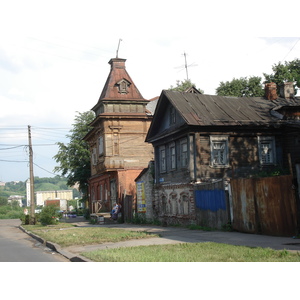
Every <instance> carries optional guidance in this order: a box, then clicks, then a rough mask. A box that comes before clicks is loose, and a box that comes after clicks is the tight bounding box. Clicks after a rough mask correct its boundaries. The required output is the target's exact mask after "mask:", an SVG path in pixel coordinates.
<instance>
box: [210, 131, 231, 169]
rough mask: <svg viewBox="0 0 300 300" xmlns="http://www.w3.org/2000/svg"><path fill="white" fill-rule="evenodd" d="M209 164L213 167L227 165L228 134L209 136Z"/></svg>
mask: <svg viewBox="0 0 300 300" xmlns="http://www.w3.org/2000/svg"><path fill="white" fill-rule="evenodd" d="M210 153H211V155H210V165H211V167H214V168H225V167H229V149H228V135H222V136H217V135H211V136H210Z"/></svg>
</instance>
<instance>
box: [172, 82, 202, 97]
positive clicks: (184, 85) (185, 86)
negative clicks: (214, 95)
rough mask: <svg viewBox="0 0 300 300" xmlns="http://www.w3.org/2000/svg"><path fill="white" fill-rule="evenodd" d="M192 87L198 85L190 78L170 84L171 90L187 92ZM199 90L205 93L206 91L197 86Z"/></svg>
mask: <svg viewBox="0 0 300 300" xmlns="http://www.w3.org/2000/svg"><path fill="white" fill-rule="evenodd" d="M190 87H195V88H196V85H195V84H194V83H192V82H191V80H190V79H185V80H184V81H181V82H180V80H177V81H176V86H175V87H174V86H172V85H171V86H170V88H169V90H171V91H178V92H185V91H186V90H187V89H188V88H190ZM196 89H197V90H198V91H200V92H201V93H202V94H204V91H202V90H200V89H198V88H196Z"/></svg>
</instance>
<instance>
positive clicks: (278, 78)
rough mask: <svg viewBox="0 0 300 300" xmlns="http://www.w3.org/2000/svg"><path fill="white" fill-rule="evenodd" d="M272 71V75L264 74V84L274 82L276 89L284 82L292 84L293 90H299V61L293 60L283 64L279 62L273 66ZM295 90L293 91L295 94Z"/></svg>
mask: <svg viewBox="0 0 300 300" xmlns="http://www.w3.org/2000/svg"><path fill="white" fill-rule="evenodd" d="M272 70H273V72H274V73H272V74H266V73H264V76H265V79H266V81H265V82H275V83H276V84H277V88H278V89H279V88H280V85H281V84H282V83H284V82H294V83H295V84H294V86H295V88H296V87H298V88H300V59H294V60H292V61H289V62H288V61H285V62H284V63H281V62H279V63H278V64H275V65H273V67H272ZM296 93H297V89H295V94H296Z"/></svg>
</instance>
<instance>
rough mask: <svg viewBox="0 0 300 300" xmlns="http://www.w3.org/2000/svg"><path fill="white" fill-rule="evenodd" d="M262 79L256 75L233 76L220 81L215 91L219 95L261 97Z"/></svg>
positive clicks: (262, 91) (262, 92)
mask: <svg viewBox="0 0 300 300" xmlns="http://www.w3.org/2000/svg"><path fill="white" fill-rule="evenodd" d="M261 81H262V79H261V77H258V76H252V77H249V78H247V77H241V78H239V79H236V78H233V80H231V81H226V82H223V81H221V82H220V85H219V87H218V88H217V89H216V93H217V95H219V96H233V97H261V96H263V95H264V90H263V88H262V82H261Z"/></svg>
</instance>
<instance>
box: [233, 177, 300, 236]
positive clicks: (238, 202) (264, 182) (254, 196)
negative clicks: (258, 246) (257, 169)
mask: <svg viewBox="0 0 300 300" xmlns="http://www.w3.org/2000/svg"><path fill="white" fill-rule="evenodd" d="M230 186H231V193H232V213H233V215H232V227H233V229H235V230H238V231H241V232H249V233H261V234H266V235H276V236H292V235H295V234H296V230H297V207H296V200H295V190H294V189H293V177H292V176H291V175H287V176H276V177H266V178H249V179H248V178H247V179H232V180H231V182H230Z"/></svg>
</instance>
